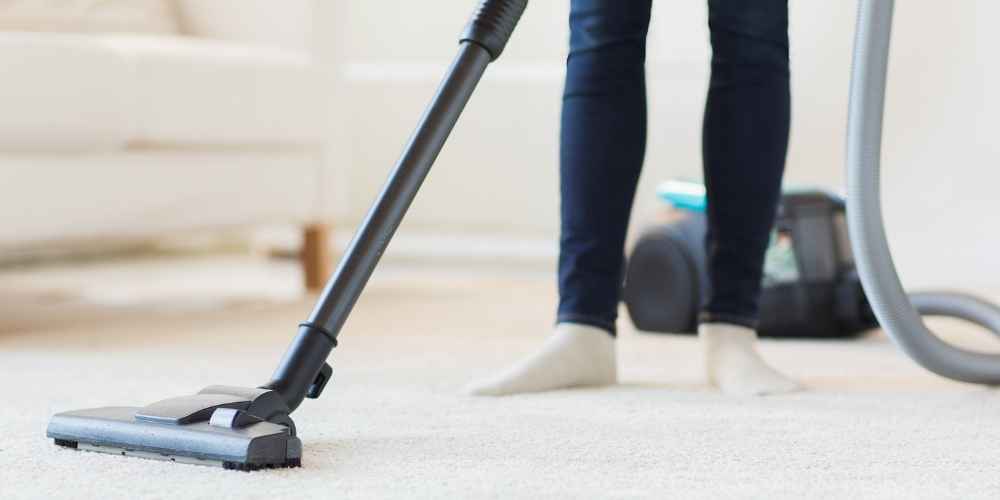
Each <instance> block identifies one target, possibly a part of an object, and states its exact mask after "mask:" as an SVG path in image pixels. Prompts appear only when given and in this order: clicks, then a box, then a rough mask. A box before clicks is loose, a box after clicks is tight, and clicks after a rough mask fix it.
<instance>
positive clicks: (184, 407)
mask: <svg viewBox="0 0 1000 500" xmlns="http://www.w3.org/2000/svg"><path fill="white" fill-rule="evenodd" d="M527 4H528V0H481V1H480V2H479V3H478V5H477V7H476V9H475V11H474V12H473V14H472V18H471V20H470V21H469V23H468V24H467V26H466V28H465V30H464V32H463V33H462V35H461V38H460V44H459V50H458V55H457V56H456V57H455V59H454V61H453V62H452V64H451V66H450V68H449V69H448V71H447V73H446V75H445V77H444V79H443V81H442V83H441V84H440V86H439V87H438V89H437V92H436V94H435V96H434V97H433V99H432V100H431V103H430V105H429V106H428V108H427V109H426V111H425V112H424V115H423V117H422V118H421V119H420V121H419V124H418V126H417V129H416V131H415V132H414V134H413V135H412V136H411V138H410V140H409V142H408V144H407V145H406V147H405V149H404V151H403V154H402V157H401V158H400V160H399V162H398V163H397V164H396V166H395V169H394V170H393V171H392V173H391V174H390V176H389V179H388V181H387V183H386V185H385V186H384V188H383V189H382V192H381V193H380V194H379V196H378V198H377V200H376V201H375V204H374V205H373V206H372V208H371V210H370V211H369V212H368V215H367V216H366V217H365V219H364V220H363V222H362V224H361V226H360V228H359V229H358V231H357V233H356V234H355V236H354V239H353V240H352V242H351V243H350V245H349V247H348V249H347V252H346V253H345V255H344V257H343V258H342V259H341V261H340V264H339V266H338V267H337V270H336V271H335V272H334V274H333V276H332V277H331V278H330V280H329V282H328V283H327V284H326V287H325V289H324V290H323V292H322V294H321V296H320V299H319V301H318V303H317V304H316V306H315V308H314V309H313V311H312V314H311V315H310V316H309V319H308V320H307V321H306V322H304V323H302V324H301V325H299V329H298V335H297V336H296V337H295V338H294V340H293V342H292V344H291V346H290V347H289V349H288V351H287V352H286V353H285V355H284V357H283V358H282V359H281V362H280V363H279V365H278V368H277V371H276V372H275V373H274V376H273V379H272V380H271V381H270V382H268V383H267V384H265V385H262V386H260V387H253V388H249V387H230V386H220V385H213V386H209V387H206V388H204V389H202V390H201V391H199V392H198V393H197V394H194V395H188V396H180V397H175V398H170V399H164V400H162V401H158V402H155V403H152V404H149V405H146V406H142V407H134V406H127V407H117V406H116V407H104V408H94V409H89V410H78V411H69V412H65V413H59V414H56V415H55V416H53V417H52V419H51V421H50V422H49V426H48V431H47V434H48V437H50V438H52V439H53V440H54V441H55V444H57V445H59V446H64V447H67V448H76V449H81V450H89V451H98V452H105V453H113V454H120V455H125V456H137V457H144V458H154V459H161V460H169V461H175V462H185V463H193V464H203V465H216V466H222V467H223V468H226V469H236V470H256V469H262V468H276V467H297V466H299V465H301V460H302V441H301V440H300V439H299V438H298V436H297V432H296V427H295V423H294V422H293V421H292V419H291V417H290V415H291V413H292V412H293V411H295V409H296V408H297V407H298V406H299V404H300V403H302V401H303V399H305V398H318V397H320V395H321V394H322V393H323V389H324V388H325V387H326V385H327V383H328V382H329V381H330V377H331V374H332V369H331V367H330V365H329V364H327V362H326V359H327V357H328V356H329V354H330V351H331V350H332V349H333V348H334V347H335V346H336V345H337V335H338V334H339V333H340V330H341V327H342V326H343V325H344V321H346V320H347V316H348V315H349V314H350V312H351V309H352V308H353V306H354V304H355V302H356V301H357V299H358V297H359V296H360V294H361V292H362V290H363V289H364V287H365V284H366V283H367V282H368V279H369V277H370V276H371V274H372V271H373V270H374V269H375V266H376V265H377V263H378V261H379V258H380V257H381V256H382V254H383V253H384V252H385V250H386V247H387V246H388V244H389V240H390V239H391V238H392V236H393V234H394V233H395V231H396V228H397V227H398V226H399V224H400V222H401V221H402V219H403V216H404V215H405V213H406V211H407V209H408V208H409V206H410V204H411V202H412V201H413V199H414V197H415V196H416V194H417V191H418V190H419V188H420V185H421V184H422V182H423V180H424V178H425V177H426V176H427V174H428V172H429V171H430V168H431V165H432V164H433V163H434V160H435V159H436V158H437V156H438V153H439V152H440V151H441V148H442V147H443V146H444V143H445V141H446V139H447V138H448V135H449V134H450V132H451V130H452V128H453V127H454V126H455V123H456V122H457V121H458V118H459V115H460V114H461V113H462V110H463V109H464V108H465V105H466V103H467V102H468V100H469V98H470V97H471V96H472V93H473V91H474V90H475V88H476V85H477V84H478V82H479V80H480V79H481V77H482V76H483V74H484V72H485V70H486V67H487V66H488V65H489V63H490V62H492V61H494V60H496V59H497V58H498V57H499V56H500V54H501V53H502V52H503V49H504V47H505V46H506V44H507V41H508V40H509V39H510V36H511V34H512V33H513V31H514V28H515V26H516V25H517V23H518V21H519V20H520V18H521V14H522V13H523V12H524V10H525V9H526V8H527Z"/></svg>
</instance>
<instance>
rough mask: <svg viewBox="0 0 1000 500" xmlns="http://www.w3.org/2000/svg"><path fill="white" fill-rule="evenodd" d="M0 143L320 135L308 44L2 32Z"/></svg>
mask: <svg viewBox="0 0 1000 500" xmlns="http://www.w3.org/2000/svg"><path fill="white" fill-rule="evenodd" d="M0 67H2V68H4V76H3V78H2V79H0V110H3V112H0V151H23V150H31V151H56V150H107V149H113V148H122V147H124V146H126V145H128V144H136V143H139V144H152V145H171V146H173V145H248V144H254V145H261V144H265V145H266V144H307V143H308V144H314V143H318V142H319V141H321V138H322V133H323V128H324V127H323V124H322V117H323V116H324V114H325V104H324V102H323V99H322V95H323V93H322V88H321V86H322V84H321V82H320V79H319V77H320V74H321V72H320V71H319V70H318V69H317V68H316V66H315V65H314V64H313V62H312V60H311V59H310V58H309V57H308V56H306V55H305V54H302V53H298V52H288V51H283V50H280V49H271V48H265V47H254V46H247V45H238V44H233V43H229V42H222V41H214V40H205V39H195V38H190V37H172V36H154V35H127V34H107V35H67V34H49V33H46V34H39V33H0Z"/></svg>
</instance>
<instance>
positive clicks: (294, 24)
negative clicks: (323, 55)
mask: <svg viewBox="0 0 1000 500" xmlns="http://www.w3.org/2000/svg"><path fill="white" fill-rule="evenodd" d="M318 1H322V0H176V5H177V17H178V22H179V24H180V28H181V32H182V33H184V34H186V35H193V36H198V37H207V38H215V39H219V40H229V41H236V42H242V43H256V44H263V45H270V46H273V47H281V48H284V49H290V50H298V51H302V52H308V51H309V49H310V36H311V34H312V21H313V18H314V10H315V5H314V2H318ZM338 1H339V0H338Z"/></svg>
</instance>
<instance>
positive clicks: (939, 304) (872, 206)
mask: <svg viewBox="0 0 1000 500" xmlns="http://www.w3.org/2000/svg"><path fill="white" fill-rule="evenodd" d="M893 7H894V2H893V0H860V1H859V4H858V19H857V31H856V34H855V40H854V65H853V66H854V67H853V70H852V74H851V87H850V105H849V110H848V123H847V161H846V163H847V221H848V230H849V234H850V241H851V246H852V248H853V249H854V254H855V255H856V256H857V266H858V274H859V275H860V277H861V283H862V285H863V286H864V290H865V295H866V296H867V298H868V302H869V303H871V308H872V311H874V313H875V317H876V318H877V319H878V322H879V324H880V325H881V326H882V328H883V329H884V330H885V331H886V333H887V334H888V335H889V336H890V337H891V338H892V340H893V341H894V342H895V343H896V344H897V345H898V346H899V347H900V348H901V349H902V350H903V352H905V353H906V354H907V355H909V356H910V357H911V358H913V359H914V360H915V361H917V363H919V364H920V365H921V366H923V367H924V368H926V369H928V370H930V371H931V372H934V373H936V374H938V375H941V376H943V377H947V378H951V379H955V380H960V381H963V382H970V383H976V384H986V385H997V384H1000V354H987V353H981V352H975V351H971V350H968V349H963V348H960V347H956V346H953V345H951V344H949V343H947V342H945V341H944V340H942V339H941V338H939V337H937V336H936V335H934V334H933V333H932V332H931V331H930V330H929V329H928V328H927V327H926V326H925V325H924V322H923V320H922V318H921V315H920V312H919V310H920V309H921V308H925V309H926V311H925V312H928V313H933V314H935V315H942V316H951V317H956V318H960V319H963V320H966V321H969V322H972V323H975V324H978V325H980V326H983V327H984V328H986V329H987V330H990V331H991V332H993V333H994V334H1000V307H997V306H996V305H994V304H991V303H989V302H986V301H983V300H981V299H979V298H976V297H973V296H969V295H965V294H938V295H936V296H934V297H932V298H931V299H932V300H930V301H929V302H927V301H925V302H924V303H918V302H917V301H915V300H912V298H910V297H907V294H906V292H905V291H904V290H903V286H902V284H901V283H900V280H899V275H898V274H897V272H896V266H895V264H894V263H893V261H892V255H891V254H890V253H889V244H888V242H887V240H886V234H885V222H884V219H883V217H882V201H881V198H880V193H879V187H880V178H879V170H880V166H881V164H880V161H881V154H882V118H883V114H884V111H885V86H886V76H887V72H888V66H889V41H890V39H891V37H892V15H893Z"/></svg>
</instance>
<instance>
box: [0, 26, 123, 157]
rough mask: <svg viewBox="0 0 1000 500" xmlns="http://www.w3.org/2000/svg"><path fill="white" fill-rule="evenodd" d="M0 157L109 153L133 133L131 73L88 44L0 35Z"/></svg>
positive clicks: (74, 38) (79, 39)
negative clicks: (62, 152)
mask: <svg viewBox="0 0 1000 500" xmlns="http://www.w3.org/2000/svg"><path fill="white" fill-rule="evenodd" d="M0 68H3V77H2V78H0V110H2V111H0V151H60V150H106V149H115V148H120V147H122V146H123V145H124V144H125V143H126V141H127V140H128V137H129V135H130V133H131V129H132V126H131V124H130V123H129V122H128V120H127V117H128V116H129V114H130V113H131V110H130V107H131V98H130V97H129V95H128V92H124V91H123V90H126V89H127V88H128V87H129V86H130V85H131V84H130V83H129V82H130V81H131V80H132V79H133V76H132V71H131V70H130V69H129V68H128V67H127V65H126V64H125V61H124V60H123V59H122V58H120V57H117V56H115V54H114V53H113V52H111V51H110V50H108V49H107V48H105V47H103V46H102V45H101V44H98V43H96V41H95V40H94V39H93V38H92V37H89V36H82V35H64V34H47V33H46V34H41V33H0Z"/></svg>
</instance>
